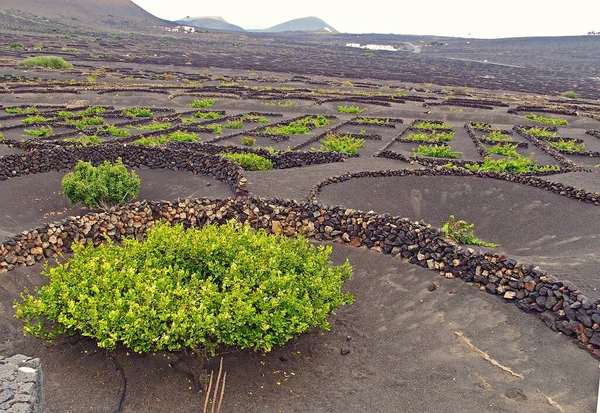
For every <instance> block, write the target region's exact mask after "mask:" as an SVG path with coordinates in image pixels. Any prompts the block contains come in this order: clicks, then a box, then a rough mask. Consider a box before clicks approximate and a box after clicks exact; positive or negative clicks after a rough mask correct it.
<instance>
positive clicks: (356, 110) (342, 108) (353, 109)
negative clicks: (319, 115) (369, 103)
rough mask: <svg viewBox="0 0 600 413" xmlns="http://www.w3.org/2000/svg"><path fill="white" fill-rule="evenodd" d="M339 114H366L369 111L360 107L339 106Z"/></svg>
mask: <svg viewBox="0 0 600 413" xmlns="http://www.w3.org/2000/svg"><path fill="white" fill-rule="evenodd" d="M337 110H338V112H340V113H363V112H366V111H367V109H366V108H364V109H361V108H359V107H358V106H338V107H337Z"/></svg>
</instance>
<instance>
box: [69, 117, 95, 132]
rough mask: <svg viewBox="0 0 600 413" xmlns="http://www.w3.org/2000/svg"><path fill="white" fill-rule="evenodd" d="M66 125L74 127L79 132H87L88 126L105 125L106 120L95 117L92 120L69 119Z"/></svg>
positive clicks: (85, 118)
mask: <svg viewBox="0 0 600 413" xmlns="http://www.w3.org/2000/svg"><path fill="white" fill-rule="evenodd" d="M66 123H67V125H74V126H75V128H76V129H77V130H85V129H87V127H88V126H98V125H104V118H101V117H100V116H94V117H91V118H87V117H83V118H81V119H78V120H69V119H67V121H66Z"/></svg>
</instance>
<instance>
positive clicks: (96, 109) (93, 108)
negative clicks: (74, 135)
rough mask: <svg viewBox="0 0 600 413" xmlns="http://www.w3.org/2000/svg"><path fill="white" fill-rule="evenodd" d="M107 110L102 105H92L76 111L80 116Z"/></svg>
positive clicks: (98, 113) (97, 113)
mask: <svg viewBox="0 0 600 413" xmlns="http://www.w3.org/2000/svg"><path fill="white" fill-rule="evenodd" d="M104 112H106V109H105V108H103V107H100V106H90V107H89V108H87V109H84V110H80V111H79V112H76V114H77V115H78V116H89V115H101V114H103V113H104Z"/></svg>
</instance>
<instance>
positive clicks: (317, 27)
mask: <svg viewBox="0 0 600 413" xmlns="http://www.w3.org/2000/svg"><path fill="white" fill-rule="evenodd" d="M260 31H262V32H269V33H278V32H292V31H294V32H324V33H339V32H338V31H337V30H335V29H334V28H333V27H331V26H330V25H328V24H327V23H325V22H324V21H323V20H321V19H319V18H318V17H302V18H300V19H294V20H290V21H287V22H285V23H281V24H278V25H277V26H273V27H270V28H268V29H264V30H260Z"/></svg>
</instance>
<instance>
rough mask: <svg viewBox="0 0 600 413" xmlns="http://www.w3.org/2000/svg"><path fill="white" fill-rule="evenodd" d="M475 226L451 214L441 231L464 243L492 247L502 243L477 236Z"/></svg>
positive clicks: (446, 235)
mask: <svg viewBox="0 0 600 413" xmlns="http://www.w3.org/2000/svg"><path fill="white" fill-rule="evenodd" d="M474 227H475V224H469V223H468V222H467V221H463V220H459V221H457V220H456V219H455V218H454V215H450V218H449V219H448V221H447V222H446V223H445V224H444V225H442V227H441V228H440V231H442V232H443V233H444V234H445V237H446V238H448V239H451V240H452V241H454V242H457V243H459V244H463V245H479V246H482V247H490V248H496V247H498V246H499V245H500V244H493V243H490V242H484V241H481V240H480V239H478V238H477V237H475V234H474Z"/></svg>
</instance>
